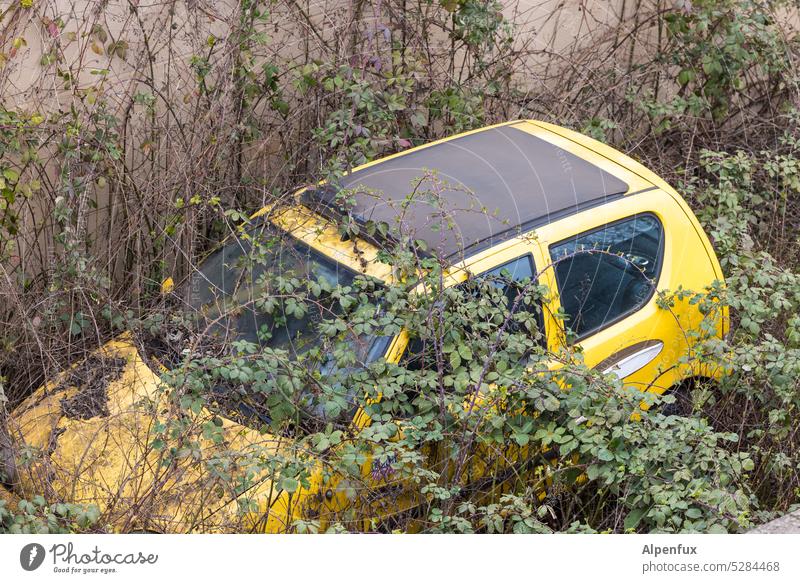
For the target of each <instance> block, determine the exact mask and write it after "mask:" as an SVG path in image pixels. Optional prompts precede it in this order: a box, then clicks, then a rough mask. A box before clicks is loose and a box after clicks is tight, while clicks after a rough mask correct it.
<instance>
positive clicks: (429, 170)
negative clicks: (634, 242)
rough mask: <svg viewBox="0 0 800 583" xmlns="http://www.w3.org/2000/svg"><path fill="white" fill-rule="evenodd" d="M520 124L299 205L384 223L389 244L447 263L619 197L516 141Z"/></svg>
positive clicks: (539, 148) (349, 180) (357, 175)
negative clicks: (414, 247) (410, 244)
mask: <svg viewBox="0 0 800 583" xmlns="http://www.w3.org/2000/svg"><path fill="white" fill-rule="evenodd" d="M524 123H526V122H516V123H512V124H504V125H500V126H493V127H489V128H485V129H483V130H479V131H476V132H472V133H469V134H463V135H460V136H456V137H455V138H451V139H447V140H443V141H440V142H434V143H433V144H430V145H426V146H422V147H420V148H415V149H412V150H409V151H408V152H403V153H401V154H399V155H395V156H392V157H389V158H387V159H384V160H378V161H377V162H374V163H372V164H370V165H368V166H366V167H363V168H361V169H356V170H354V171H353V172H351V173H350V174H347V175H345V176H343V177H342V178H341V179H340V181H339V183H338V184H335V185H328V186H326V187H323V188H317V189H314V190H309V191H307V193H306V195H305V198H306V201H307V202H317V203H322V206H323V207H325V208H327V209H331V208H336V209H338V211H339V212H347V213H348V214H350V215H351V216H352V217H353V218H355V219H356V220H358V221H360V222H367V221H374V222H384V223H387V224H388V225H389V227H390V229H391V230H392V236H394V237H395V238H397V239H401V240H406V239H414V240H422V241H424V242H425V244H426V246H427V247H428V252H429V253H431V254H435V255H437V256H440V257H445V258H450V259H454V258H456V257H457V256H459V255H461V256H466V255H467V254H471V253H474V252H477V251H479V250H480V249H484V248H487V247H491V246H493V245H495V244H497V243H499V242H501V241H504V240H507V239H509V238H511V237H514V236H517V235H519V234H520V233H523V232H526V231H529V230H531V229H534V228H536V227H538V226H541V225H543V224H547V223H550V222H552V221H554V220H557V219H560V218H563V217H565V216H569V215H571V214H575V213H578V212H580V211H582V210H585V209H587V208H591V207H593V206H596V205H599V204H604V203H606V202H609V201H611V200H615V199H617V198H619V197H621V196H623V195H624V194H625V193H626V192H627V191H628V188H629V186H628V184H627V183H626V182H624V181H623V180H621V179H620V178H618V177H617V176H614V175H612V174H610V173H609V172H608V171H606V170H604V169H601V168H599V167H598V166H596V165H594V164H592V163H591V162H589V161H587V160H585V159H583V158H581V157H579V156H578V155H576V154H575V153H573V152H570V151H567V150H565V149H563V148H561V147H559V146H558V145H556V144H554V143H551V142H549V141H547V140H545V139H542V138H541V137H538V136H536V135H533V134H532V133H530V132H527V131H524V130H523V129H521V128H520V127H519V126H520V125H521V124H524ZM340 193H341V195H340ZM343 198H344V199H346V204H344V208H343V200H342V199H343Z"/></svg>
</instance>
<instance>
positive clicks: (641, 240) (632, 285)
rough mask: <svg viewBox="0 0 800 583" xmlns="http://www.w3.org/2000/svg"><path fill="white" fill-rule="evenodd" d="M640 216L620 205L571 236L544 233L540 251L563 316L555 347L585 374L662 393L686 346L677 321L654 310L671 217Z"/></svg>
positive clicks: (554, 305)
mask: <svg viewBox="0 0 800 583" xmlns="http://www.w3.org/2000/svg"><path fill="white" fill-rule="evenodd" d="M639 202H642V201H641V200H640V201H639ZM607 206H609V207H612V206H614V205H607ZM645 208H647V207H645ZM641 209H642V205H636V204H632V200H627V201H622V203H621V204H620V205H617V206H616V208H611V209H604V210H603V212H597V213H592V215H593V216H592V217H586V216H584V217H583V218H582V220H580V221H573V224H572V229H570V230H567V229H564V228H563V225H562V228H561V229H560V230H559V229H558V228H552V229H549V232H548V233H547V235H548V236H547V237H543V238H542V240H541V243H540V247H541V249H540V251H541V254H542V258H543V260H547V261H549V262H550V266H549V267H548V269H547V274H546V275H545V278H546V279H547V285H548V287H549V288H550V289H551V290H552V292H553V293H552V294H551V297H550V302H549V303H550V307H551V310H552V311H553V312H558V313H559V314H561V318H560V320H559V325H558V336H559V339H558V340H557V343H560V344H561V345H562V346H576V347H580V349H581V352H582V354H583V358H584V361H585V363H586V364H587V365H588V366H590V367H594V368H597V369H599V370H600V371H601V372H604V373H612V374H616V375H617V376H618V377H619V378H621V379H623V381H624V382H625V384H626V385H632V386H636V387H637V388H639V389H640V390H643V391H645V390H650V391H653V392H657V393H662V392H663V391H664V390H666V389H667V388H669V386H670V385H671V384H672V382H674V380H675V379H676V378H677V377H678V376H679V373H678V370H677V369H678V362H679V358H680V355H681V354H683V353H685V351H686V346H685V342H682V339H683V334H682V333H681V330H680V326H679V325H678V323H677V321H676V319H675V317H674V315H673V314H671V313H670V312H669V311H668V310H663V309H661V308H659V306H658V305H657V291H658V290H659V289H663V287H664V286H663V281H664V264H665V256H666V255H667V254H668V251H669V250H670V245H671V243H673V242H672V241H670V237H669V230H668V228H667V225H668V217H665V215H664V214H662V213H659V212H655V211H652V212H650V211H642V210H641ZM556 227H557V226H556ZM564 235H568V236H564Z"/></svg>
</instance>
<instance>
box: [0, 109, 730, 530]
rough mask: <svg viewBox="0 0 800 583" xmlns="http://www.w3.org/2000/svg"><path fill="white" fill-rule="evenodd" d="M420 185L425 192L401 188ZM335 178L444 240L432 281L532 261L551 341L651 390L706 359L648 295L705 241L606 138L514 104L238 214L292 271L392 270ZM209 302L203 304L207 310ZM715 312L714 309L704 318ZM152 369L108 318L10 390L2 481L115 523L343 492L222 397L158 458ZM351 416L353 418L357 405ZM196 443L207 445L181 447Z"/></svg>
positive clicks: (700, 276) (388, 216)
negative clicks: (47, 371)
mask: <svg viewBox="0 0 800 583" xmlns="http://www.w3.org/2000/svg"><path fill="white" fill-rule="evenodd" d="M426 182H427V184H425V183H426ZM422 190H428V191H430V190H436V191H437V192H436V196H435V197H430V196H414V193H415V192H421V191H422ZM339 192H348V193H352V194H351V195H349V196H350V200H349V201H348V204H349V205H350V208H349V212H350V214H351V216H352V217H354V218H355V219H356V221H357V222H359V223H361V222H366V221H374V222H375V223H383V224H388V225H390V226H391V227H392V229H393V231H394V232H396V233H400V235H401V236H407V237H409V238H412V239H415V240H419V241H423V242H424V244H425V246H426V247H427V250H428V252H429V253H431V254H435V255H436V256H438V257H442V258H446V260H447V263H448V265H449V271H448V273H449V274H450V276H451V277H450V279H451V280H452V281H451V282H450V284H453V285H455V284H457V283H458V282H460V281H463V280H465V279H466V278H467V277H468V276H470V275H474V276H480V275H482V274H491V273H498V272H500V271H501V270H502V271H503V272H504V273H505V274H509V273H510V274H511V277H513V278H516V279H519V280H525V279H533V280H538V282H539V283H540V284H542V285H544V286H546V287H547V288H548V289H549V290H551V292H552V293H551V294H550V296H549V297H548V299H547V300H546V305H544V306H542V308H543V309H542V310H541V314H542V317H541V326H542V328H543V331H544V334H545V338H546V340H545V341H546V344H547V347H548V349H550V350H551V351H553V352H558V351H559V350H560V349H562V348H563V347H565V346H569V345H574V346H579V347H580V348H581V349H582V350H581V353H582V355H583V359H584V361H585V363H586V364H587V365H588V366H590V367H594V368H597V369H599V370H601V371H602V372H606V373H613V374H615V375H617V376H618V377H619V378H621V379H623V382H624V383H625V384H626V385H633V386H637V387H639V388H640V389H641V390H643V391H652V392H655V393H663V392H664V391H667V390H670V389H674V388H676V387H680V386H686V384H687V383H690V382H692V381H693V380H694V379H698V378H711V377H714V376H716V375H717V374H718V372H717V371H715V370H710V369H709V368H708V367H707V366H706V365H701V364H692V362H694V361H693V360H692V359H686V358H685V356H686V355H687V354H688V353H689V351H691V350H692V346H691V340H690V338H691V335H690V334H687V330H693V329H695V328H696V327H697V326H698V325H699V322H700V321H701V319H702V314H700V312H699V310H698V307H697V306H696V305H694V304H692V303H690V302H688V301H677V302H676V303H675V305H674V306H673V307H672V309H671V310H665V309H662V308H660V307H659V306H658V305H657V292H658V291H661V290H676V289H678V288H679V287H681V288H683V289H689V290H703V289H705V288H706V287H707V286H709V285H711V284H712V283H713V282H715V281H721V280H722V278H723V274H722V272H721V269H720V266H719V263H718V261H717V258H716V256H715V254H714V250H713V248H712V246H711V243H710V241H709V239H708V238H707V236H706V235H705V234H704V232H703V230H702V228H701V226H700V224H699V223H698V221H697V219H696V218H695V216H694V215H693V213H692V211H691V210H690V209H689V207H688V206H687V204H686V202H685V201H684V200H683V199H682V198H681V196H680V195H679V194H678V193H677V192H676V191H675V190H673V189H672V188H671V187H670V186H669V185H668V184H666V183H665V182H664V181H663V180H662V179H660V178H659V177H658V176H656V175H655V174H654V173H653V172H651V171H649V170H647V169H646V168H644V167H643V166H642V165H640V164H639V163H637V162H635V161H634V160H632V159H631V158H629V157H627V156H625V155H623V154H621V153H620V152H617V151H615V150H614V149H612V148H610V147H609V146H606V145H604V144H602V143H599V142H597V141H595V140H592V139H590V138H587V137H585V136H582V135H580V134H578V133H576V132H574V131H571V130H568V129H564V128H561V127H557V126H554V125H551V124H547V123H543V122H539V121H514V122H509V123H505V124H500V125H496V126H491V127H487V128H483V129H480V130H476V131H471V132H467V133H464V134H460V135H457V136H453V137H450V138H447V139H444V140H440V141H437V142H433V143H430V144H427V145H424V146H421V147H417V148H413V149H410V150H408V151H405V152H402V153H399V154H396V155H394V156H390V157H387V158H384V159H381V160H378V161H375V162H372V163H369V164H366V165H364V166H361V167H359V168H356V169H354V170H353V171H352V172H351V173H349V174H347V175H346V176H345V177H344V178H343V179H341V184H338V185H337V188H333V187H331V186H325V185H320V186H318V187H314V188H308V189H303V190H301V191H300V192H298V193H297V195H296V198H295V199H293V200H295V201H296V203H294V204H292V205H288V206H284V207H280V208H277V209H276V208H273V207H269V208H265V209H262V211H261V212H260V213H257V215H262V219H263V220H264V221H265V224H267V225H268V228H269V229H272V230H274V231H276V232H282V233H288V234H290V236H289V237H288V238H289V239H291V242H292V243H291V245H292V246H293V249H294V251H296V252H297V254H298V256H299V257H300V261H301V262H304V266H305V268H306V269H308V271H309V273H312V272H313V273H314V274H316V275H319V274H323V276H324V277H327V278H329V279H330V280H331V281H332V282H333V283H334V284H336V283H347V282H349V281H352V280H353V278H354V277H355V276H356V275H357V274H366V275H368V276H372V277H374V278H377V279H378V280H382V281H386V282H391V281H392V280H393V278H394V277H395V274H394V273H393V270H392V267H391V266H390V265H387V264H386V263H384V262H381V261H379V253H380V249H379V245H378V243H377V242H376V241H375V240H373V239H372V238H366V237H365V238H355V237H351V238H343V237H342V235H341V232H340V230H339V229H338V228H337V225H336V218H337V217H336V216H335V215H336V214H337V212H338V211H337V205H338V204H339V201H338V199H337V193H339ZM410 193H411V194H410ZM443 224H445V225H446V226H447V228H442V226H443ZM243 252H244V251H243V247H242V245H241V242H239V241H234V242H232V243H230V244H227V245H225V246H223V247H222V248H221V249H219V250H218V251H216V252H215V253H214V254H212V255H211V256H210V257H209V258H208V259H207V260H206V261H205V262H204V263H203V264H202V265H201V267H200V269H199V271H198V273H197V274H195V275H194V276H193V277H192V278H191V281H190V282H189V284H188V285H189V301H190V302H191V303H192V304H193V305H195V307H197V308H198V309H200V308H208V307H209V306H214V305H215V304H219V303H220V301H221V298H222V299H223V300H225V301H227V302H228V303H230V302H231V301H237V300H239V299H241V295H240V294H241V290H239V289H238V288H237V289H234V287H235V285H236V283H235V279H236V278H235V276H234V274H233V273H232V272H231V268H230V265H231V262H232V261H233V260H235V259H236V258H237V257H238V256H240V255H242V253H243ZM245 292H246V290H245ZM215 309H217V310H218V311H217V312H214V310H213V309H212V310H211V312H209V311H208V310H207V311H206V315H209V314H211V315H212V316H213V314H214V313H219V314H221V313H222V308H221V307H220V306H219V305H218V306H217V308H215ZM249 314H250V315H247V314H245V315H243V316H241V317H239V319H238V321H236V322H235V323H234V324H235V328H236V330H235V335H234V336H233V337H231V339H230V340H231V341H233V340H235V339H236V338H251V339H254V338H257V334H258V330H259V325H260V323H259V321H258V317H257V315H255V314H254V313H249ZM212 319H213V318H212ZM318 323H319V322H318V321H315V320H314V319H313V318H311V319H306V320H302V321H301V323H300V324H299V325H297V326H294V327H290V326H287V327H286V330H285V331H284V332H283V333H281V334H275V335H273V336H272V337H271V339H270V340H269V342H271V343H272V344H275V345H288V344H292V343H294V342H297V341H298V340H299V339H302V338H303V337H304V336H309V335H312V336H313V334H314V333H315V332H314V325H315V324H318ZM724 327H726V324H725V320H724V319H723V320H722V321H721V323H720V325H719V328H718V330H717V333H718V335H719V336H720V337H721V336H722V335H723V334H724V333H725V332H726V330H724V329H723V328H724ZM211 328H213V325H212V326H211ZM290 328H291V329H290ZM408 344H409V340H408V335H407V334H405V333H400V334H398V335H397V336H396V337H394V338H384V339H381V341H380V342H375V343H373V344H372V345H371V346H370V347H369V350H368V354H366V355H365V359H367V360H373V359H378V358H385V359H386V360H387V361H389V362H395V363H397V362H400V361H401V359H402V358H403V357H404V354H405V353H406V352H407V351H409V350H413V347H409V346H408ZM162 372H163V369H162V368H161V367H160V366H159V365H158V363H155V362H153V361H152V360H150V361H147V360H145V359H144V358H143V357H142V356H141V355H140V352H139V351H138V350H137V347H136V346H135V345H134V343H133V342H132V340H131V339H130V337H129V336H125V335H123V336H122V337H120V338H118V339H116V340H115V341H113V342H111V343H109V344H108V345H106V346H105V347H104V348H103V349H102V350H100V351H99V352H98V353H97V354H95V355H93V356H92V357H90V358H89V359H88V360H87V361H85V362H83V363H80V364H78V365H76V366H74V367H73V368H72V369H70V370H68V371H66V372H65V373H64V374H62V375H61V376H60V377H59V378H57V379H54V380H53V381H52V382H49V383H47V384H46V385H45V386H43V387H41V388H40V389H39V390H37V391H36V392H35V393H34V394H32V395H31V396H30V397H29V398H28V399H27V400H26V401H24V402H23V403H22V404H21V405H20V406H19V407H17V408H16V410H15V411H14V412H13V414H12V415H11V418H10V421H9V423H8V427H7V428H6V431H5V433H6V435H5V436H3V440H2V441H0V444H2V447H3V452H2V453H3V455H2V456H0V462H2V466H0V470H2V471H3V473H4V474H5V475H6V482H7V484H8V485H10V487H11V488H12V489H13V490H14V491H15V492H16V494H18V495H20V496H32V495H35V494H41V495H43V496H44V497H45V499H47V500H48V501H67V502H75V503H83V504H90V503H91V504H96V505H98V506H99V507H100V510H101V512H102V516H103V521H104V523H105V524H107V525H109V526H110V527H111V528H112V529H114V530H117V531H137V530H142V531H155V532H191V531H205V532H210V531H220V530H230V529H231V528H235V529H238V530H248V531H262V532H283V531H287V530H291V529H292V528H293V525H294V524H296V521H297V520H299V519H308V518H309V516H310V517H311V518H313V517H314V516H316V517H319V516H320V513H325V512H326V511H327V512H334V511H336V510H337V509H341V508H342V507H343V506H345V505H346V504H347V501H346V497H345V496H344V495H343V494H342V492H341V490H342V488H341V487H340V486H341V484H339V483H338V482H337V479H336V478H334V477H331V476H330V475H329V474H328V473H327V472H326V471H324V469H323V468H322V467H321V464H320V465H319V467H318V469H317V470H315V471H314V472H312V474H311V477H310V479H309V480H308V482H307V483H305V484H303V485H302V486H297V487H287V486H286V483H285V482H284V481H280V480H279V479H278V476H276V475H275V474H274V470H271V469H270V468H271V466H270V460H281V459H292V458H293V457H297V456H300V457H302V458H303V459H306V460H307V461H308V460H310V461H309V463H310V464H311V467H315V466H314V461H313V459H314V458H313V454H311V453H309V452H305V451H298V450H297V445H296V443H294V442H293V440H291V439H289V438H286V437H280V436H274V435H270V434H266V433H264V432H259V431H257V430H255V429H252V428H250V427H248V426H247V425H246V424H244V423H241V422H237V420H236V419H237V418H236V416H234V415H229V416H227V418H222V417H220V416H216V415H215V416H214V417H213V418H214V423H215V424H216V425H215V426H216V427H217V428H218V431H217V433H216V434H214V431H215V430H214V429H213V428H211V430H210V433H209V434H208V435H206V438H205V441H204V442H203V443H204V445H203V446H202V447H201V448H200V450H197V449H196V448H195V449H191V448H189V447H187V448H186V449H187V451H186V452H182V453H180V455H179V456H178V459H177V460H175V459H173V458H171V461H170V462H169V464H165V462H164V459H165V458H164V454H163V451H161V450H160V449H159V447H158V443H157V442H158V439H157V436H158V435H160V433H159V432H163V431H164V428H163V427H161V426H160V425H159V422H158V420H157V419H158V417H159V415H161V414H164V413H166V412H168V411H169V409H170V407H171V406H172V405H171V404H170V402H169V399H167V398H166V397H165V394H166V393H165V392H164V391H163V390H161V387H162V385H161V381H160V379H159V376H160V374H161V373H162ZM201 417H202V411H198V418H201ZM239 421H241V420H240V419H239ZM354 423H355V425H356V426H364V425H365V424H367V423H369V419H368V418H366V416H365V415H364V414H363V411H358V412H356V413H355V419H354ZM212 434H213V435H212ZM154 436H155V437H154ZM230 452H236V453H237V454H240V455H241V456H242V457H241V459H242V460H247V461H242V462H241V463H240V464H239V466H238V467H236V468H233V469H231V468H228V467H225V468H219V467H217V466H215V465H214V463H212V462H214V461H215V460H222V459H228V460H230V458H223V456H222V455H221V454H223V453H230ZM247 452H257V454H254V455H253V456H249V457H248V456H247ZM200 459H202V460H203V461H205V462H206V463H194V462H197V460H200ZM254 459H256V460H257V461H254ZM220 464H222V462H221V461H220ZM248 464H249V465H248ZM234 465H235V464H234ZM167 466H168V467H167ZM271 471H272V472H273V473H270V472H271ZM225 472H228V473H229V474H231V475H246V476H247V480H245V481H242V482H241V483H240V484H239V486H236V487H235V486H234V485H233V482H235V481H234V480H227V481H226V480H223V479H221V475H222V474H224V473H225ZM237 472H238V473H237ZM364 476H365V479H366V480H367V481H368V482H370V480H371V481H372V483H374V484H375V488H376V490H380V489H381V488H385V485H384V486H382V485H381V479H382V473H381V467H380V464H379V463H376V462H375V463H374V462H373V461H371V460H367V461H366V463H364ZM381 496H383V494H381V495H380V496H378V497H381ZM384 498H385V496H384ZM389 499H392V500H394V502H390V503H389V504H388V506H389V507H387V508H384V509H377V510H375V512H376V513H378V514H382V513H383V514H391V513H392V512H396V511H397V510H398V509H402V508H399V507H400V506H403V507H406V508H407V507H409V506H410V505H413V501H412V500H411V498H408V497H406V498H403V500H400V499H399V498H397V497H395V498H391V497H390V498H389ZM373 507H375V506H374V505H373ZM311 508H314V509H315V510H313V511H312V510H309V509H311Z"/></svg>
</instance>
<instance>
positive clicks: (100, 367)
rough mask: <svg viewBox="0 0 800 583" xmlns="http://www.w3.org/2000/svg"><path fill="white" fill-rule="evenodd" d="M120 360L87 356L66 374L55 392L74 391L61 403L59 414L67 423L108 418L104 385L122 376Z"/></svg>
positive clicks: (123, 362)
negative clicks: (70, 389)
mask: <svg viewBox="0 0 800 583" xmlns="http://www.w3.org/2000/svg"><path fill="white" fill-rule="evenodd" d="M125 364H126V361H125V359H124V358H109V357H102V356H91V357H89V358H88V359H86V361H85V362H83V363H82V364H81V365H80V366H78V367H76V368H75V369H74V370H73V371H72V372H70V373H69V374H68V375H67V376H66V377H65V378H64V380H63V381H61V383H59V386H58V388H57V389H56V390H62V389H66V388H69V387H76V388H77V389H78V392H77V393H75V395H73V396H72V397H69V398H64V399H61V412H62V413H63V414H64V415H66V416H67V417H69V418H70V419H91V418H92V417H108V391H107V388H108V385H109V383H113V382H114V381H116V380H118V379H119V377H120V376H122V369H124V368H125Z"/></svg>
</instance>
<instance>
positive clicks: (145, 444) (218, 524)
mask: <svg viewBox="0 0 800 583" xmlns="http://www.w3.org/2000/svg"><path fill="white" fill-rule="evenodd" d="M168 395H169V391H167V390H165V386H164V385H163V383H162V381H161V380H160V378H159V367H158V366H157V365H156V364H155V363H154V365H153V366H150V365H149V364H148V363H147V362H145V361H144V359H143V358H142V357H141V355H140V354H139V352H138V350H137V349H136V347H135V346H134V344H133V343H132V342H131V341H130V339H129V337H128V336H123V337H121V338H119V339H116V340H114V341H112V342H109V343H108V344H106V345H105V346H103V347H102V348H101V349H100V350H98V351H97V352H96V353H94V354H92V355H91V356H90V357H89V358H87V359H86V360H85V361H83V362H81V363H79V364H77V365H75V366H73V367H72V368H70V369H68V370H67V371H65V372H64V373H62V374H61V375H59V376H58V377H57V378H56V379H54V380H53V381H51V382H48V383H46V384H45V385H44V386H43V387H41V388H39V389H38V390H37V391H36V392H34V393H33V394H32V395H31V396H30V397H28V398H27V399H26V400H25V401H24V402H23V403H22V404H21V405H20V406H19V407H17V408H16V409H15V410H14V412H13V413H12V415H11V416H10V419H9V422H8V426H7V429H6V430H7V432H8V436H9V437H10V440H8V441H10V443H11V445H10V447H11V448H12V452H13V453H12V456H13V460H14V467H13V473H12V480H13V484H12V486H13V488H14V490H16V492H17V493H18V494H20V495H22V496H24V497H30V496H34V495H42V496H44V498H45V499H46V500H47V501H48V502H49V503H54V502H70V503H77V504H95V505H97V506H98V507H99V509H100V512H101V516H100V525H101V527H103V526H107V527H109V528H110V529H111V530H115V531H122V532H130V531H140V530H141V531H155V532H220V531H222V532H231V531H237V532H247V531H253V530H257V531H272V532H280V531H285V530H286V529H287V528H288V527H289V526H290V525H291V523H292V522H293V521H294V520H295V519H296V518H297V517H298V516H299V515H300V513H301V512H302V509H303V507H304V506H305V505H306V503H307V502H308V500H309V499H310V498H309V496H310V495H311V492H312V491H314V490H315V488H314V484H313V483H312V484H311V488H310V489H309V488H305V489H301V490H299V491H297V492H296V493H295V494H294V495H292V494H290V493H288V492H285V491H281V489H280V488H278V487H277V486H276V484H279V483H280V478H281V476H280V473H279V472H280V468H282V467H285V465H286V464H283V463H280V462H281V461H282V460H284V459H292V460H295V461H297V460H301V461H304V462H305V463H307V464H309V465H310V466H313V465H314V464H315V463H316V462H315V460H314V459H313V458H311V457H310V456H308V454H307V453H306V452H304V451H301V450H300V449H299V448H298V446H297V444H296V443H295V442H293V441H292V440H290V439H287V438H285V437H280V436H275V435H270V434H264V433H260V432H258V431H255V430H253V429H250V428H247V427H244V426H242V425H239V424H236V423H234V422H232V421H230V420H227V419H220V418H218V417H216V416H214V415H213V414H212V413H210V412H207V411H202V412H201V413H200V414H198V415H195V416H192V417H190V418H187V417H179V415H178V412H177V410H176V409H175V407H174V405H173V404H172V403H171V400H170V398H169V396H168ZM170 419H171V420H173V421H175V420H178V419H180V422H181V423H183V424H184V428H185V429H183V430H182V431H181V437H180V438H175V439H166V438H165V435H164V432H165V427H167V421H168V420H170ZM215 428H216V429H215ZM185 436H189V437H188V438H187V437H185ZM162 438H164V439H162ZM164 442H167V443H168V444H169V445H168V446H166V447H165V445H164ZM314 473H319V472H314ZM312 481H313V480H312ZM316 491H318V488H317V489H316ZM315 498H317V497H315Z"/></svg>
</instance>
